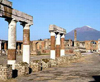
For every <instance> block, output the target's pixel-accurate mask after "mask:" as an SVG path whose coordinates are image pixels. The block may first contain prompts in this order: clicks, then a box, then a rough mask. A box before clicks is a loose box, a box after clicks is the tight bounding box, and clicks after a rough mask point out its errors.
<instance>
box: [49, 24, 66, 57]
mask: <svg viewBox="0 0 100 82" xmlns="http://www.w3.org/2000/svg"><path fill="white" fill-rule="evenodd" d="M49 32H50V34H51V50H50V58H51V59H55V58H56V57H60V56H64V55H65V46H64V40H65V34H66V30H65V29H63V28H60V27H57V26H55V25H50V27H49Z"/></svg>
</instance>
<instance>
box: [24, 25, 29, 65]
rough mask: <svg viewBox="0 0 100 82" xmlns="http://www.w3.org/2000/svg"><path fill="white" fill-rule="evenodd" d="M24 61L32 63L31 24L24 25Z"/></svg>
mask: <svg viewBox="0 0 100 82" xmlns="http://www.w3.org/2000/svg"><path fill="white" fill-rule="evenodd" d="M23 62H27V63H28V64H29V63H30V25H29V24H24V25H23Z"/></svg>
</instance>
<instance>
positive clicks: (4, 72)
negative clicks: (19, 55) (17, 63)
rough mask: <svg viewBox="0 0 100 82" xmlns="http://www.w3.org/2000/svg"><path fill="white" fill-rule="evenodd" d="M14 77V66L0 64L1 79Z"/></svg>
mask: <svg viewBox="0 0 100 82" xmlns="http://www.w3.org/2000/svg"><path fill="white" fill-rule="evenodd" d="M11 78H12V66H10V65H6V66H3V65H0V80H7V79H11Z"/></svg>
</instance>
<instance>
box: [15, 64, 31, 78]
mask: <svg viewBox="0 0 100 82" xmlns="http://www.w3.org/2000/svg"><path fill="white" fill-rule="evenodd" d="M15 69H16V70H18V76H23V75H28V74H29V65H28V64H27V63H26V62H20V63H18V64H16V65H15Z"/></svg>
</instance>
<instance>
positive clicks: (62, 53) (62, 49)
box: [60, 34, 65, 56]
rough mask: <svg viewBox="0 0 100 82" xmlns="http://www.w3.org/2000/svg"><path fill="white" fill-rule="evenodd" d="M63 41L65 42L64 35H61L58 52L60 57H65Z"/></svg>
mask: <svg viewBox="0 0 100 82" xmlns="http://www.w3.org/2000/svg"><path fill="white" fill-rule="evenodd" d="M64 41H65V35H64V34H63V35H61V50H60V54H61V56H65V45H64Z"/></svg>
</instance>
